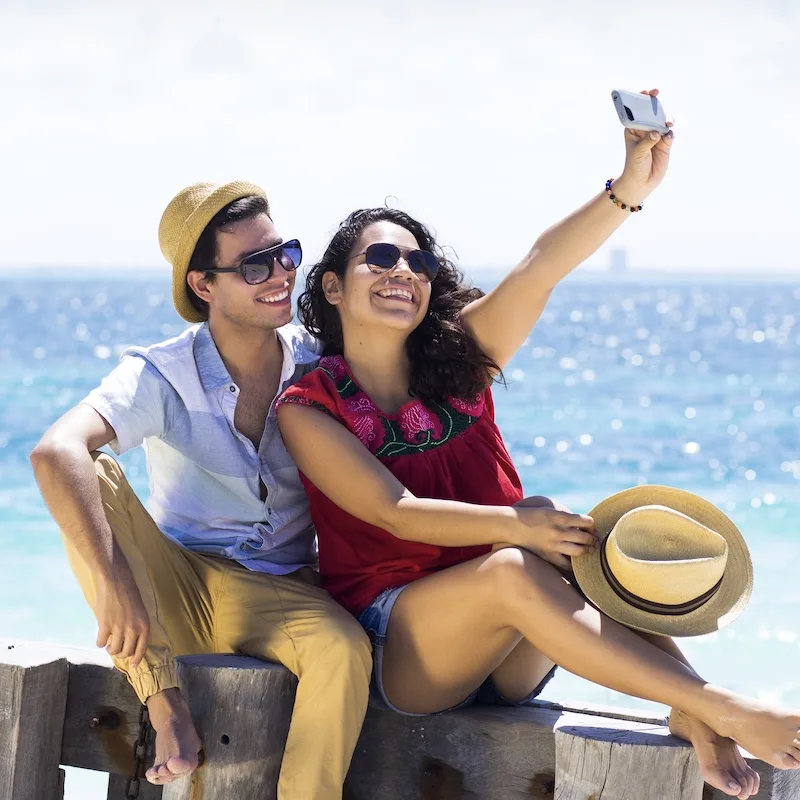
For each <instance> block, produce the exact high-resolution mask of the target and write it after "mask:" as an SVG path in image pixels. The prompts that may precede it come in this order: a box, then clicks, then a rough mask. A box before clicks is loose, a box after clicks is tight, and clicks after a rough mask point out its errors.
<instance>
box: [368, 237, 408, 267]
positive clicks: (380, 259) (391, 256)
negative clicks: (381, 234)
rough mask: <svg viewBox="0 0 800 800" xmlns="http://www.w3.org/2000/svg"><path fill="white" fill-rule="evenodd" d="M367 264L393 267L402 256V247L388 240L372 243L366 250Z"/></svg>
mask: <svg viewBox="0 0 800 800" xmlns="http://www.w3.org/2000/svg"><path fill="white" fill-rule="evenodd" d="M364 256H365V258H366V260H367V264H371V265H372V266H373V267H379V268H380V269H391V268H392V267H393V266H394V265H395V264H396V263H397V261H398V259H399V258H400V248H399V247H397V246H396V245H393V244H387V243H386V242H378V243H377V244H371V245H370V246H369V247H368V248H367V249H366V250H365V251H364Z"/></svg>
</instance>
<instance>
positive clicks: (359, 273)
mask: <svg viewBox="0 0 800 800" xmlns="http://www.w3.org/2000/svg"><path fill="white" fill-rule="evenodd" d="M378 242H384V243H387V244H393V245H396V246H397V247H398V248H399V249H400V252H401V255H400V259H399V261H398V262H397V264H395V266H394V268H392V269H389V270H387V271H386V272H382V273H376V272H374V271H373V269H370V266H369V265H368V264H367V262H366V258H365V256H364V252H365V250H366V249H367V248H368V247H369V246H370V245H371V244H376V243H378ZM418 248H419V243H418V242H417V240H416V238H415V237H414V235H413V234H412V233H411V232H410V231H408V230H406V229H405V228H403V227H401V226H400V225H396V224H395V223H393V222H388V221H381V222H376V223H373V224H372V225H370V226H368V227H367V228H365V229H364V231H363V232H362V233H361V235H360V236H359V237H358V239H357V240H356V243H355V245H354V246H353V248H352V250H351V252H350V260H349V262H348V265H347V271H346V272H345V275H344V279H342V278H339V277H337V276H336V275H335V273H333V272H329V273H326V275H325V277H324V279H323V286H324V289H325V295H326V297H327V299H328V302H329V303H331V304H332V305H335V306H336V307H337V309H338V311H339V314H340V318H341V323H342V330H343V332H344V333H345V336H346V335H347V330H348V329H349V328H352V327H354V326H357V327H370V328H376V327H377V328H388V329H392V330H396V331H401V332H405V333H407V334H408V333H411V332H412V331H413V330H414V329H415V328H416V327H417V326H418V325H419V324H420V322H422V320H423V319H424V317H425V314H426V313H427V311H428V303H429V301H430V296H431V284H430V283H429V282H428V281H427V280H425V279H424V278H423V277H421V276H420V275H418V274H417V273H415V272H413V271H412V270H411V269H410V267H409V266H408V262H407V261H406V255H407V253H408V251H409V250H416V249H418Z"/></svg>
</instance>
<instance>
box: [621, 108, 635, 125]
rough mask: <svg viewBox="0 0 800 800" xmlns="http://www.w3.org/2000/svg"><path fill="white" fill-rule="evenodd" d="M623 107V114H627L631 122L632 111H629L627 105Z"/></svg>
mask: <svg viewBox="0 0 800 800" xmlns="http://www.w3.org/2000/svg"><path fill="white" fill-rule="evenodd" d="M623 108H624V109H625V114H626V115H627V117H628V119H629V120H630V121H631V122H633V111H631V110H630V109H629V108H628V106H623Z"/></svg>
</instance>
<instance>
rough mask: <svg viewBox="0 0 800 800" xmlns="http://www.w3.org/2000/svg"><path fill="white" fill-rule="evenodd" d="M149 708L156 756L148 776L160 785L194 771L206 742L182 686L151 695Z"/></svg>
mask: <svg viewBox="0 0 800 800" xmlns="http://www.w3.org/2000/svg"><path fill="white" fill-rule="evenodd" d="M147 710H148V712H149V713H150V723H151V724H152V726H153V729H154V730H155V732H156V757H155V760H154V761H153V766H152V767H150V769H148V770H147V772H146V773H145V778H147V780H148V781H149V782H150V783H154V784H156V785H159V786H160V785H162V784H165V783H172V781H174V780H176V779H177V778H182V777H184V776H185V775H189V774H190V773H192V772H194V771H195V770H196V769H197V764H198V761H199V753H200V748H201V746H202V743H201V742H200V737H199V736H198V735H197V731H196V730H195V728H194V723H193V722H192V716H191V714H190V713H189V706H188V705H187V704H186V701H185V700H184V699H183V695H182V694H181V693H180V690H179V689H165V690H164V691H163V692H159V693H158V694H155V695H153V696H152V697H148V698H147Z"/></svg>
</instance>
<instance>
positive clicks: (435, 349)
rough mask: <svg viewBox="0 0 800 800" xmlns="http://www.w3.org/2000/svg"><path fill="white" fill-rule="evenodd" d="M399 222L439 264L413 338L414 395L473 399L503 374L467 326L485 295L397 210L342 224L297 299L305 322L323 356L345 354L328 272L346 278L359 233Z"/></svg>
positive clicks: (409, 345)
mask: <svg viewBox="0 0 800 800" xmlns="http://www.w3.org/2000/svg"><path fill="white" fill-rule="evenodd" d="M382 221H387V222H393V223H394V224H395V225H399V226H400V227H401V228H405V229H406V230H407V231H409V232H410V233H411V234H412V235H413V236H414V238H415V239H416V240H417V246H418V247H420V248H421V249H422V250H430V251H431V252H432V253H433V254H434V255H435V256H436V258H437V260H438V262H439V272H438V273H437V275H436V278H435V280H434V281H433V282H432V283H431V297H430V301H429V303H428V312H427V314H426V315H425V318H424V319H423V320H422V322H421V323H420V325H419V326H418V327H417V328H416V330H414V331H413V332H412V333H411V335H410V336H409V337H408V341H407V342H406V349H407V352H408V355H409V359H410V361H411V382H410V386H409V393H410V394H411V396H412V397H419V398H420V399H421V400H422V401H423V402H434V403H442V402H444V401H446V400H447V399H448V398H450V397H456V398H460V399H464V400H466V399H472V398H474V397H475V395H477V394H478V393H480V392H482V391H483V390H484V389H486V387H487V386H489V385H490V384H491V382H492V380H493V379H494V378H495V377H496V376H499V375H500V374H501V373H500V369H499V367H498V366H497V364H495V363H494V361H492V359H491V358H489V356H487V355H486V354H485V353H484V352H483V351H482V350H481V349H480V347H479V346H478V343H477V342H476V341H475V339H474V338H473V336H472V335H471V334H470V332H469V331H468V330H466V329H465V328H464V327H463V325H462V324H461V319H460V314H461V309H462V308H464V306H465V305H467V303H469V302H471V301H472V300H476V299H477V298H479V297H482V296H483V292H481V291H480V289H476V288H474V287H472V286H469V285H468V284H467V283H466V282H465V280H464V276H463V274H462V273H461V271H460V270H459V269H458V268H457V267H456V265H455V264H454V263H453V262H452V261H450V260H449V259H447V258H445V256H444V253H443V252H442V250H441V248H440V247H439V246H438V245H437V244H436V240H435V239H434V237H433V234H432V233H431V232H430V231H429V230H428V228H426V227H425V226H424V225H423V224H422V223H421V222H418V221H417V220H415V219H413V217H410V216H409V215H408V214H405V213H403V212H402V211H397V210H396V209H393V208H367V209H361V210H359V211H354V212H353V213H352V214H350V216H349V217H347V219H346V220H344V222H342V224H341V225H340V226H339V229H338V230H337V231H336V233H335V234H334V236H333V239H331V242H330V244H329V245H328V247H327V249H326V250H325V252H324V253H323V255H322V258H321V259H320V261H319V262H318V263H317V264H315V265H314V266H313V267H311V269H310V270H309V272H308V275H307V276H306V288H305V291H304V292H303V294H302V295H300V298H299V300H298V303H297V314H298V317H299V318H300V321H301V322H302V324H303V325H304V326H305V327H306V329H307V330H308V331H310V332H311V333H312V334H313V335H314V336H316V337H317V338H318V339H319V340H320V341H321V343H322V348H323V355H326V356H328V355H341V354H342V353H343V347H344V343H343V341H342V325H341V322H340V320H339V313H338V311H337V310H336V308H335V307H334V306H332V305H331V304H330V303H328V301H327V299H326V298H325V292H324V291H323V289H322V278H323V276H324V275H325V273H326V272H334V273H336V275H338V276H339V277H340V278H343V277H344V274H345V272H346V270H347V263H348V260H349V258H350V256H351V253H352V250H353V247H354V246H355V244H356V242H357V241H358V237H359V236H360V235H361V233H362V232H363V231H364V229H365V228H368V227H369V226H370V225H373V224H374V223H376V222H382Z"/></svg>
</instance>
